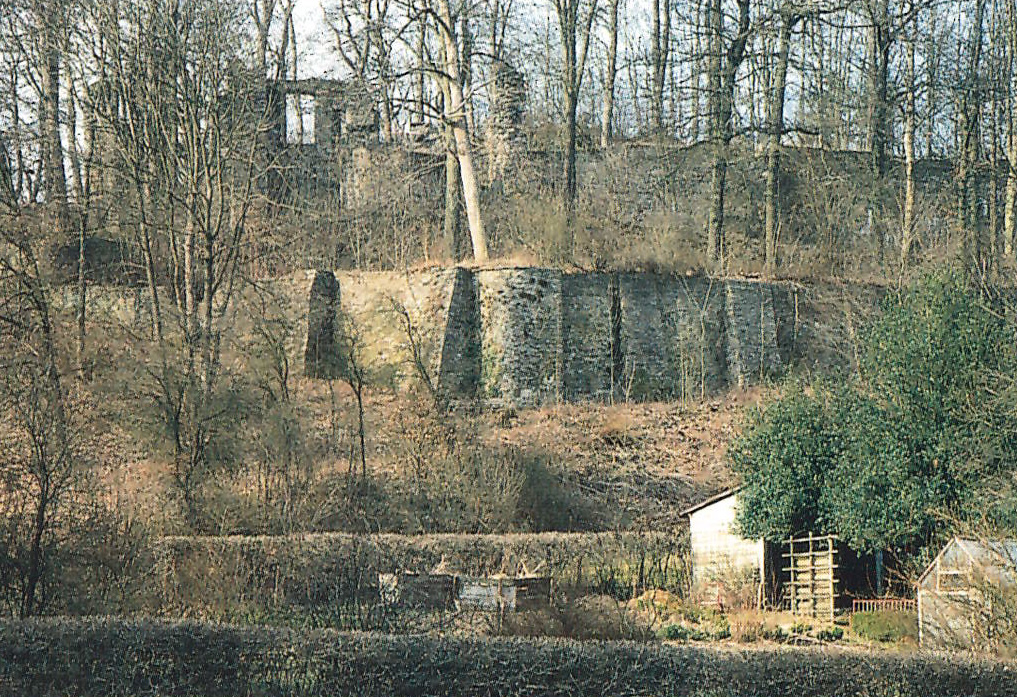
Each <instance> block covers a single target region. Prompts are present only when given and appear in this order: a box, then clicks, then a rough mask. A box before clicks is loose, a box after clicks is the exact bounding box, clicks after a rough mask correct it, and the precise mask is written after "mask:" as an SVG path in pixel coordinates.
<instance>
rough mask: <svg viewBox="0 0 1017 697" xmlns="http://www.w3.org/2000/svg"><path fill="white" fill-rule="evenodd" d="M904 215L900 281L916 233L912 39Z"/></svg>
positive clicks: (908, 57)
mask: <svg viewBox="0 0 1017 697" xmlns="http://www.w3.org/2000/svg"><path fill="white" fill-rule="evenodd" d="M904 59H905V74H904V80H905V85H904V89H905V94H904V100H905V108H904V216H903V221H902V225H901V243H900V278H901V279H903V277H904V272H905V271H906V270H907V267H908V264H909V263H910V261H911V247H912V244H913V241H914V234H915V90H916V85H915V42H914V39H913V38H912V37H908V40H907V43H906V44H905V48H904Z"/></svg>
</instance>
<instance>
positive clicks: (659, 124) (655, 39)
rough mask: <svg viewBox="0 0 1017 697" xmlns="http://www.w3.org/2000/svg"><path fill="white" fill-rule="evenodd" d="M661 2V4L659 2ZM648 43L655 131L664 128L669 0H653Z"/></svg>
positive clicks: (669, 30) (669, 46)
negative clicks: (651, 22) (650, 34)
mask: <svg viewBox="0 0 1017 697" xmlns="http://www.w3.org/2000/svg"><path fill="white" fill-rule="evenodd" d="M662 2H663V6H661V3H662ZM651 40H652V43H651V44H650V67H651V71H652V72H651V76H650V77H651V81H652V87H653V94H652V95H650V99H651V109H650V110H651V113H652V116H653V128H654V130H655V131H656V132H657V133H660V132H661V131H663V130H664V84H665V83H666V82H667V68H668V63H669V61H670V57H671V0H653V34H652V36H651Z"/></svg>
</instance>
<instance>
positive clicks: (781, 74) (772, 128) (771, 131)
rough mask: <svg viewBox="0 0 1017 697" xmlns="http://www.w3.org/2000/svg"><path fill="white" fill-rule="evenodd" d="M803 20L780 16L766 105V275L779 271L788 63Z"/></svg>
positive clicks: (764, 206)
mask: <svg viewBox="0 0 1017 697" xmlns="http://www.w3.org/2000/svg"><path fill="white" fill-rule="evenodd" d="M799 20H800V18H799V17H796V16H784V17H782V18H781V25H780V37H779V39H778V44H777V65H776V66H774V70H773V73H772V74H771V80H772V84H771V85H770V98H769V100H768V101H767V105H766V121H767V124H766V134H767V147H766V191H765V193H764V197H763V198H764V202H763V208H764V218H765V220H764V245H765V249H764V253H765V264H766V275H767V276H770V277H772V276H773V275H774V274H775V273H776V271H777V243H778V239H777V227H778V220H777V216H778V201H777V195H778V191H777V189H778V184H779V182H780V151H781V137H782V136H783V135H784V97H785V93H786V89H787V64H788V57H789V54H790V52H791V32H792V31H794V26H795V24H797V23H798V21H799Z"/></svg>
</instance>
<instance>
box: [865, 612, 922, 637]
mask: <svg viewBox="0 0 1017 697" xmlns="http://www.w3.org/2000/svg"><path fill="white" fill-rule="evenodd" d="M851 631H852V632H854V633H855V634H856V635H857V636H859V637H861V638H862V639H869V640H871V641H880V642H892V641H910V642H917V641H918V618H917V617H915V615H914V614H912V613H910V612H894V611H878V612H856V613H854V614H852V615H851Z"/></svg>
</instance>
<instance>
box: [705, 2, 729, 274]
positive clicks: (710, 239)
mask: <svg viewBox="0 0 1017 697" xmlns="http://www.w3.org/2000/svg"><path fill="white" fill-rule="evenodd" d="M723 9H724V3H723V2H722V0H711V4H710V7H709V10H708V12H709V25H710V31H709V41H708V45H709V54H710V64H709V68H708V70H709V75H708V87H707V89H708V90H709V94H708V95H707V98H708V105H709V106H708V107H707V111H708V118H709V136H710V146H711V148H712V149H713V164H712V167H711V170H710V174H711V181H710V190H711V196H710V212H709V219H708V220H707V226H706V254H707V257H708V258H709V260H710V262H712V263H713V264H714V265H716V266H719V265H720V261H721V246H722V241H721V235H723V230H724V184H725V178H726V176H727V158H726V153H724V152H722V148H721V145H722V141H723V130H724V129H723V121H722V117H721V109H722V107H721V102H722V101H723V100H722V99H721V75H720V71H721V68H722V65H723V63H722V60H721V55H722V53H723V49H724V45H723V42H724V34H723V32H724V15H723Z"/></svg>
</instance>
